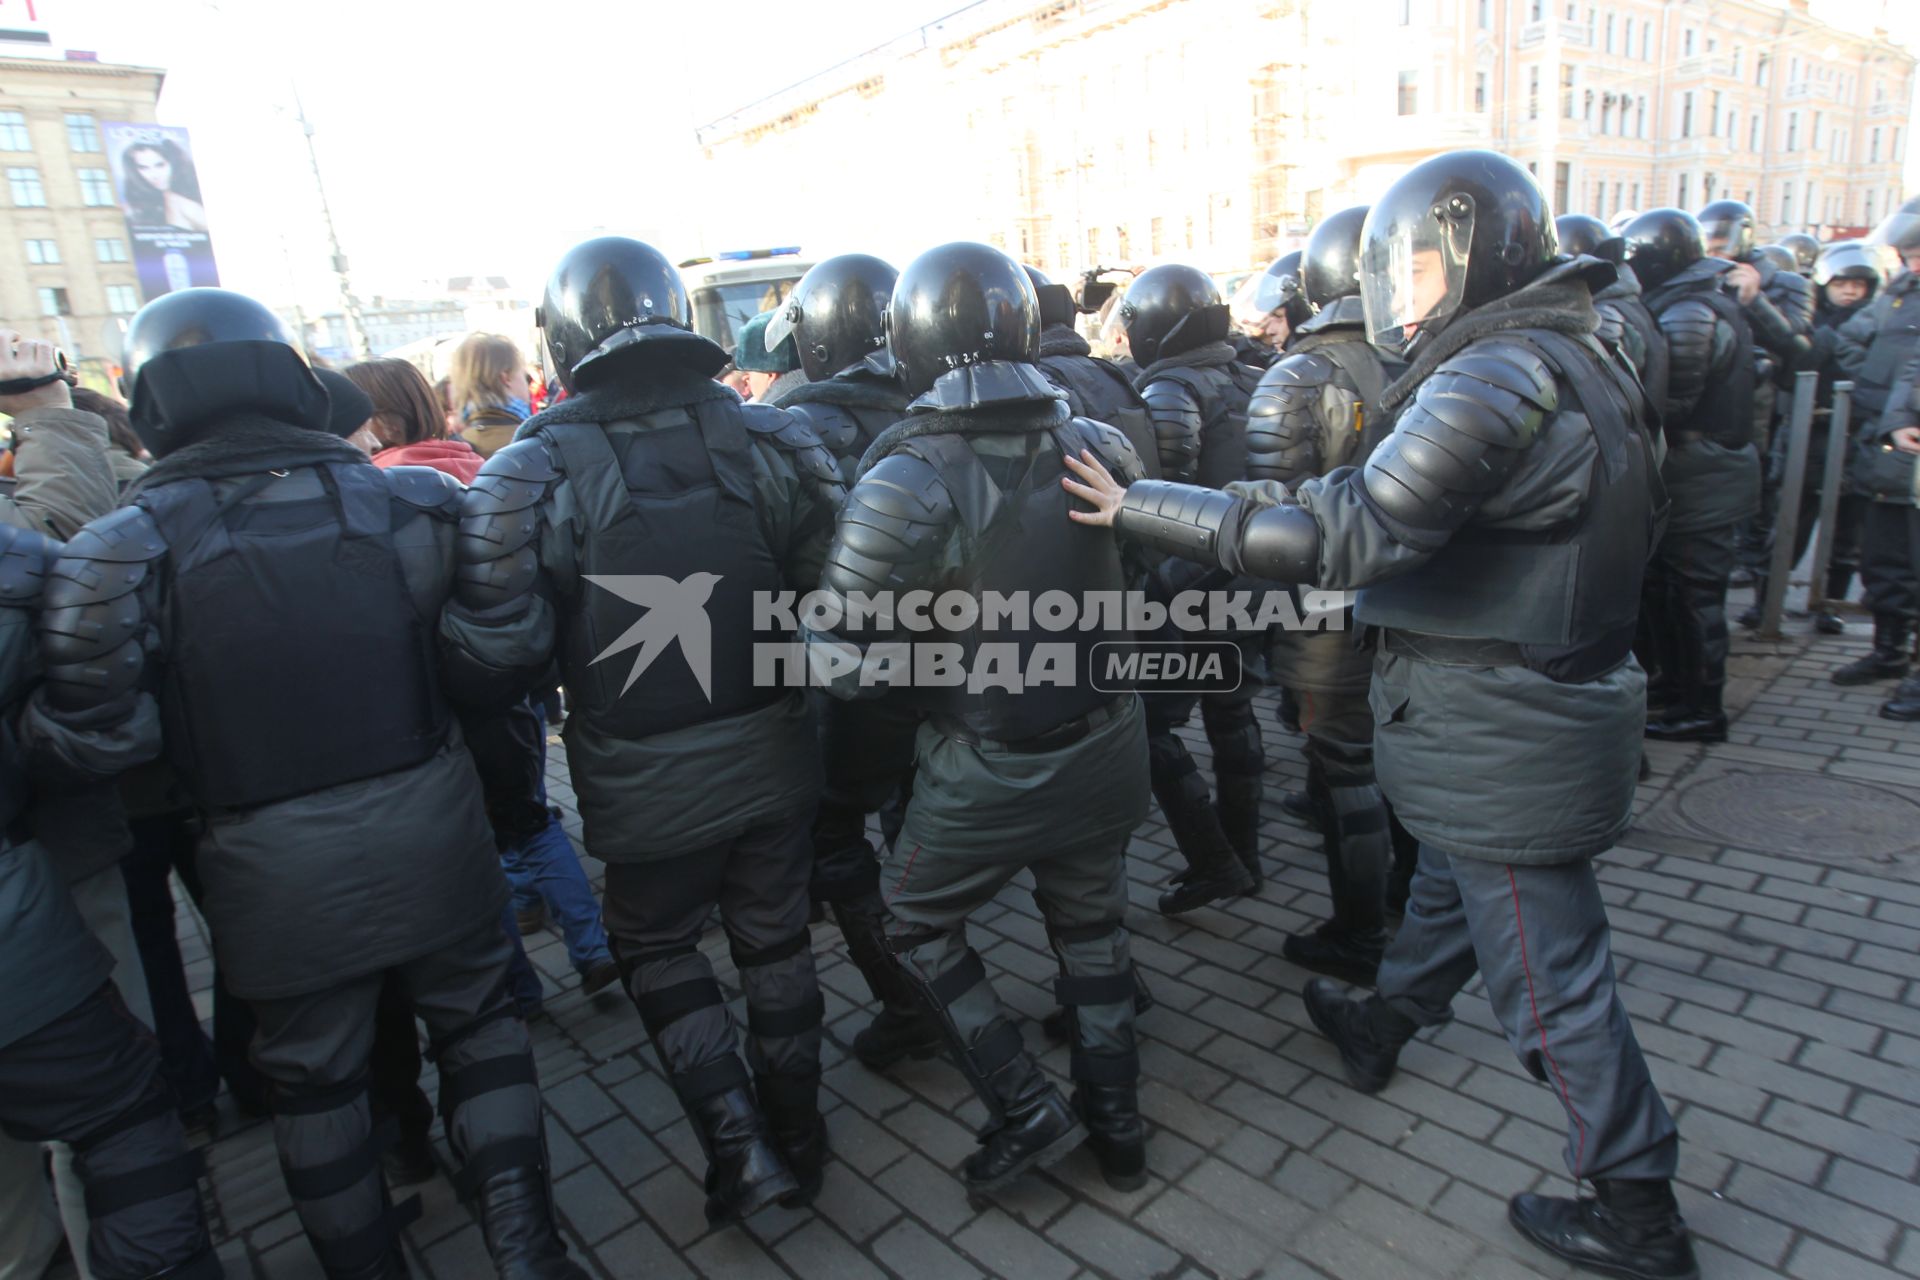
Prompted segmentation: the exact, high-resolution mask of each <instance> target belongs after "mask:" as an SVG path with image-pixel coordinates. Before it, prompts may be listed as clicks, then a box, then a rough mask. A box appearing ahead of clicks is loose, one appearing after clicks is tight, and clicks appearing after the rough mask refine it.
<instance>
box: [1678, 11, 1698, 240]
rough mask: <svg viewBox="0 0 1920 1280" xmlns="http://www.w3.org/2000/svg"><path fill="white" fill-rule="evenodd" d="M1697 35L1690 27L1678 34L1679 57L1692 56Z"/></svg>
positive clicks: (1683, 202)
mask: <svg viewBox="0 0 1920 1280" xmlns="http://www.w3.org/2000/svg"><path fill="white" fill-rule="evenodd" d="M1697 35H1698V33H1697V32H1695V31H1694V29H1693V28H1692V27H1688V28H1687V29H1686V30H1685V31H1682V32H1681V33H1680V56H1681V57H1683V58H1691V57H1692V56H1693V46H1694V40H1695V38H1696V36H1697ZM1681 203H1682V204H1685V203H1686V202H1685V201H1684V200H1683V201H1681Z"/></svg>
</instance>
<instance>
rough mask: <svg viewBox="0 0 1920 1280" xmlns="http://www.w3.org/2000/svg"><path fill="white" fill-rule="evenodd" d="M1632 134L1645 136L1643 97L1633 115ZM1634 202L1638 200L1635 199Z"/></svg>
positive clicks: (1645, 101)
mask: <svg viewBox="0 0 1920 1280" xmlns="http://www.w3.org/2000/svg"><path fill="white" fill-rule="evenodd" d="M1633 136H1634V137H1636V138H1644V137H1646V136H1647V100H1646V99H1645V98H1642V99H1640V103H1639V109H1638V111H1637V113H1636V114H1635V116H1634V130H1633ZM1635 203H1636V204H1637V203H1639V202H1638V201H1635Z"/></svg>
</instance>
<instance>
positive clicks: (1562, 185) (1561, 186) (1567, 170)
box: [1553, 160, 1573, 209]
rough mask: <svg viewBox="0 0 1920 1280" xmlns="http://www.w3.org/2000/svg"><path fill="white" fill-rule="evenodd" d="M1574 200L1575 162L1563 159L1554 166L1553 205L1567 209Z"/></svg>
mask: <svg viewBox="0 0 1920 1280" xmlns="http://www.w3.org/2000/svg"><path fill="white" fill-rule="evenodd" d="M1572 200H1573V164H1572V162H1571V161H1567V160H1561V161H1559V162H1558V163H1556V164H1555V165H1554V166H1553V207H1554V208H1556V209H1567V208H1571V207H1572V203H1571V202H1572Z"/></svg>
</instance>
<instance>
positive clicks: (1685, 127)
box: [1680, 92, 1693, 204]
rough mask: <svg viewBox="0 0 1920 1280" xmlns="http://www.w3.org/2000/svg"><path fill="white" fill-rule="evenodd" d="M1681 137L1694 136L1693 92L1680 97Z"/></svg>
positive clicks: (1683, 202)
mask: <svg viewBox="0 0 1920 1280" xmlns="http://www.w3.org/2000/svg"><path fill="white" fill-rule="evenodd" d="M1680 136H1681V137H1683V138H1691V137H1692V136H1693V94H1692V93H1691V92H1689V93H1683V94H1681V95H1680ZM1680 203H1681V204H1685V203H1686V201H1685V200H1682V201H1681V202H1680Z"/></svg>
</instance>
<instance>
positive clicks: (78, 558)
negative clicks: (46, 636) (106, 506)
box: [42, 506, 167, 609]
mask: <svg viewBox="0 0 1920 1280" xmlns="http://www.w3.org/2000/svg"><path fill="white" fill-rule="evenodd" d="M166 553H167V544H166V543H165V542H164V541H162V540H161V537H160V527H159V526H158V525H156V524H155V523H154V522H153V517H152V516H151V515H149V514H148V513H147V511H146V509H145V508H144V507H137V506H135V507H121V508H120V509H119V510H118V511H109V512H108V513H107V514H106V515H104V516H101V517H100V518H99V519H98V520H94V521H91V522H90V523H88V524H87V525H85V526H84V527H83V528H82V529H81V530H80V531H79V532H78V533H76V534H74V535H73V540H72V541H71V542H69V543H67V545H66V547H65V548H64V549H63V550H62V551H61V553H60V556H59V558H58V559H56V560H55V561H54V563H53V567H52V569H51V571H50V573H49V576H48V578H47V582H46V586H45V588H44V596H43V599H42V605H43V607H44V608H47V609H65V608H70V607H72V606H75V605H83V604H96V603H99V602H100V601H103V600H112V599H116V598H117V597H119V596H123V595H125V594H127V593H128V592H129V591H132V590H133V589H134V588H136V587H138V586H139V585H140V584H141V583H142V582H145V581H146V580H147V574H148V572H149V569H150V567H151V565H152V563H153V562H154V561H155V560H158V559H160V557H162V556H164V555H165V554H166Z"/></svg>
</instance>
